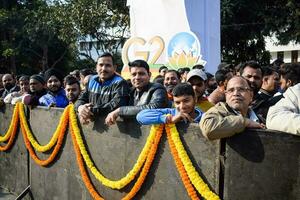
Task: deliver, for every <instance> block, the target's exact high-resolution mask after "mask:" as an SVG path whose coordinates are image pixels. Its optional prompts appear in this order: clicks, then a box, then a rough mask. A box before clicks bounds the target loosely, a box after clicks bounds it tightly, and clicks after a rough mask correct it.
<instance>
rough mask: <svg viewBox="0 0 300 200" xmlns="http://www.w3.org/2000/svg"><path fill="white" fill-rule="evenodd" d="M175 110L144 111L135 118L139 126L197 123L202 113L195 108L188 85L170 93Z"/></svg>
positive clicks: (176, 87) (192, 95)
mask: <svg viewBox="0 0 300 200" xmlns="http://www.w3.org/2000/svg"><path fill="white" fill-rule="evenodd" d="M172 94H173V98H174V106H175V108H163V109H146V110H143V111H141V112H139V113H138V115H137V116H136V119H137V121H138V122H139V123H140V124H145V125H148V124H164V123H177V122H179V121H185V122H195V123H199V121H200V119H201V116H202V115H203V112H202V111H201V110H199V109H198V108H195V104H196V101H195V93H194V90H193V87H192V86H191V85H190V84H188V83H180V84H178V85H176V86H175V87H174V89H173V91H172Z"/></svg>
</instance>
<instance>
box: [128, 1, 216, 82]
mask: <svg viewBox="0 0 300 200" xmlns="http://www.w3.org/2000/svg"><path fill="white" fill-rule="evenodd" d="M127 5H128V6H129V7H130V33H131V38H129V39H128V40H127V41H126V43H125V44H124V46H123V50H122V60H123V63H124V67H123V72H122V75H123V76H124V77H129V71H128V66H127V64H128V62H130V61H133V60H136V59H143V60H145V61H147V62H148V63H149V65H150V68H151V71H152V74H153V75H154V76H155V75H156V73H157V72H158V68H159V67H160V66H162V65H166V66H168V67H169V68H172V69H176V70H177V69H179V68H181V67H192V66H194V65H196V64H201V65H204V66H205V68H206V70H207V71H210V72H215V70H216V68H217V66H218V64H219V63H220V0H128V1H127Z"/></svg>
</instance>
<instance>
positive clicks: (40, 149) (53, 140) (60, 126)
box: [20, 104, 70, 152]
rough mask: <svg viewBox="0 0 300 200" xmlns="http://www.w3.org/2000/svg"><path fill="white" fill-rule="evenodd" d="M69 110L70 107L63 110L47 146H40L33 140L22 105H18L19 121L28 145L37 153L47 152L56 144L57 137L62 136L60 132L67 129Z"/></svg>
mask: <svg viewBox="0 0 300 200" xmlns="http://www.w3.org/2000/svg"><path fill="white" fill-rule="evenodd" d="M69 108H70V107H66V108H65V109H64V112H63V114H62V116H61V118H60V121H59V123H58V126H57V128H56V130H55V132H54V134H53V136H52V138H51V139H50V141H49V142H48V144H46V145H40V144H39V143H38V141H36V139H35V138H34V136H33V134H32V132H31V130H30V128H29V125H28V123H27V119H26V116H25V112H24V104H21V105H20V119H21V124H22V125H23V127H24V131H25V133H26V136H27V138H28V140H29V141H30V144H31V145H32V146H33V148H34V149H35V150H36V151H38V152H46V151H49V150H50V149H51V148H52V147H53V146H54V145H55V144H56V142H57V139H58V136H59V135H61V134H62V132H63V131H64V130H66V129H67V126H68V123H69V122H68V115H69V113H68V112H69Z"/></svg>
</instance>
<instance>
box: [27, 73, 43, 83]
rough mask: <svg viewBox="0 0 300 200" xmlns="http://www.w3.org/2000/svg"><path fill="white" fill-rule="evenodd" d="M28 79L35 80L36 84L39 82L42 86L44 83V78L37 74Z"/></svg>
mask: <svg viewBox="0 0 300 200" xmlns="http://www.w3.org/2000/svg"><path fill="white" fill-rule="evenodd" d="M30 79H34V80H37V81H38V82H40V83H42V84H45V83H46V82H45V79H44V77H43V76H41V75H39V74H34V75H32V76H30Z"/></svg>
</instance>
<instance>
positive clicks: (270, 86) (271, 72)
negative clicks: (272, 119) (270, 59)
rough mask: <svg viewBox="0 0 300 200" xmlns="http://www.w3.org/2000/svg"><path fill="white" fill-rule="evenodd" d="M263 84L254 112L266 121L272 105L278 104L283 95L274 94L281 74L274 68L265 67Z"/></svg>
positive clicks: (253, 106)
mask: <svg viewBox="0 0 300 200" xmlns="http://www.w3.org/2000/svg"><path fill="white" fill-rule="evenodd" d="M262 69H263V78H262V86H261V88H260V90H259V92H258V94H257V97H256V101H255V103H254V104H253V105H252V109H253V110H254V112H255V113H256V114H257V115H258V116H259V117H260V119H261V120H262V121H263V123H265V120H266V117H267V113H268V110H269V108H270V106H273V105H274V104H276V103H277V102H278V101H279V100H280V99H281V98H282V95H278V96H274V94H275V93H277V91H278V89H279V75H278V73H277V72H276V71H275V69H274V68H271V67H263V68H262Z"/></svg>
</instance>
